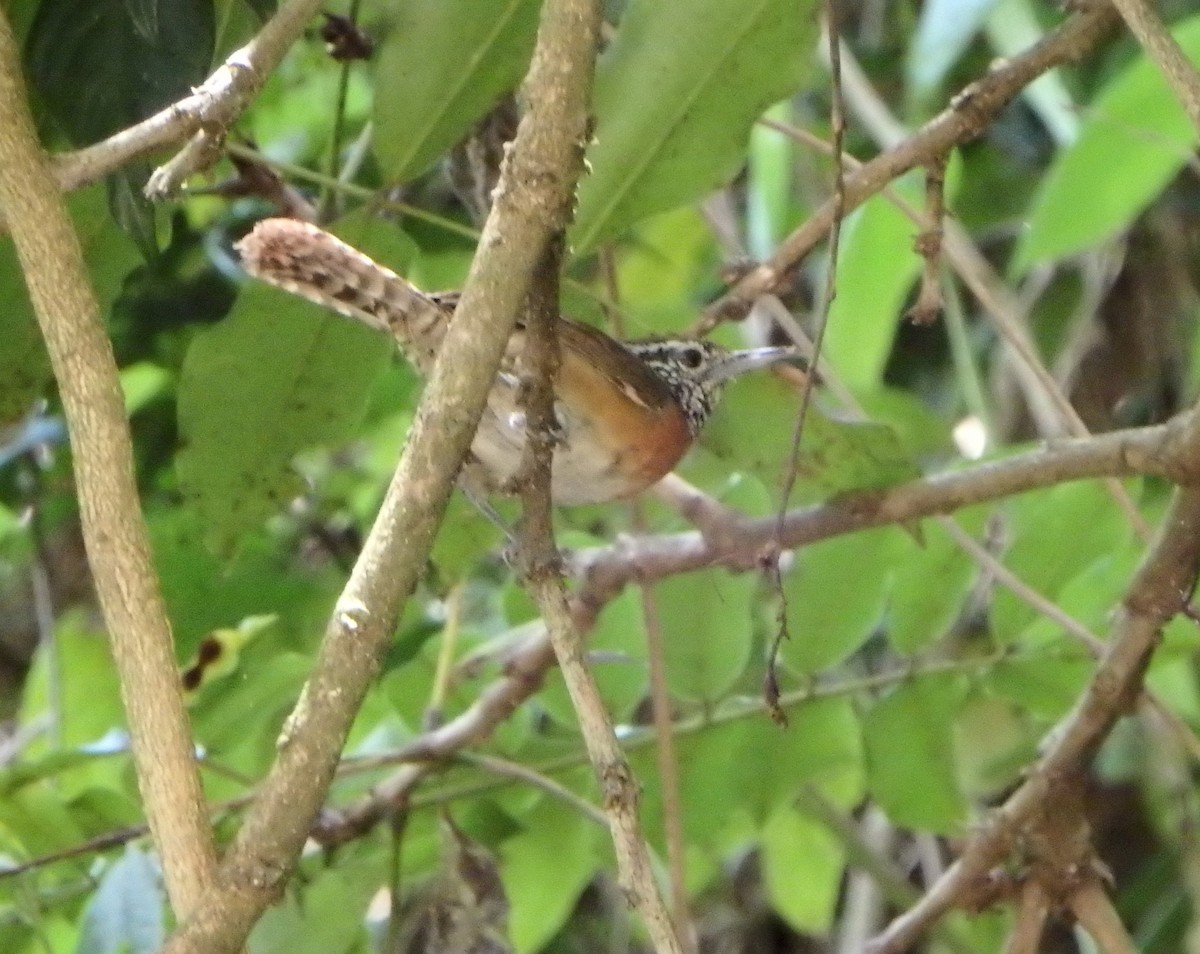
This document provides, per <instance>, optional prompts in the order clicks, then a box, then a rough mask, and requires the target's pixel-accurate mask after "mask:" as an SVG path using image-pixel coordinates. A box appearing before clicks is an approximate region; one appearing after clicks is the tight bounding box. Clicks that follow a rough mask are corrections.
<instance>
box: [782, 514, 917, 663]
mask: <svg viewBox="0 0 1200 954" xmlns="http://www.w3.org/2000/svg"><path fill="white" fill-rule="evenodd" d="M900 537H901V533H900V531H898V530H895V529H894V528H891V527H884V528H881V529H878V530H868V531H866V532H864V533H856V534H852V535H850V536H845V537H838V538H835V539H833V540H826V541H823V542H821V543H817V544H814V545H813V546H809V547H805V548H804V549H803V550H801V551H800V559H799V565H798V566H797V567H796V568H795V569H794V570H793V571H792V572H791V573H789V574H788V575H787V576H786V577H785V578H784V581H783V587H784V594H785V596H786V598H787V614H788V615H787V620H788V630H789V631H790V633H791V639H788V640H785V641H784V643H783V646H782V652H783V656H784V658H785V659H787V661H788V663H789V664H791V665H793V666H797V667H799V669H800V670H801V671H802V672H805V673H815V672H819V671H820V670H822V669H824V668H826V667H828V666H831V665H833V664H834V663H837V662H839V661H841V660H843V659H845V658H846V657H848V656H849V655H850V654H851V653H852V652H854V651H855V650H856V649H858V647H859V646H861V645H862V644H863V643H864V642H865V641H866V639H867V637H868V636H870V635H871V633H872V631H873V630H874V629H875V627H876V626H877V625H879V623H880V622H881V621H882V619H883V613H884V608H885V606H886V601H887V593H888V586H889V581H890V579H891V576H892V567H893V565H894V562H895V561H894V558H893V556H892V554H894V553H895V552H896V546H897V541H898V540H899V539H900Z"/></svg>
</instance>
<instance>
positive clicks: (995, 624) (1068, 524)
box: [991, 481, 1130, 642]
mask: <svg viewBox="0 0 1200 954" xmlns="http://www.w3.org/2000/svg"><path fill="white" fill-rule="evenodd" d="M1011 507H1012V510H1011V518H1010V521H1009V532H1010V534H1011V537H1012V540H1013V543H1012V546H1011V547H1010V548H1009V550H1008V552H1007V553H1006V554H1005V555H1004V565H1005V566H1007V567H1008V569H1010V570H1011V571H1012V572H1013V573H1015V574H1016V575H1017V576H1018V577H1020V578H1021V579H1022V580H1025V581H1026V582H1029V583H1030V584H1032V585H1034V586H1035V587H1036V589H1037V590H1038V592H1040V593H1041V594H1042V595H1043V596H1046V597H1049V598H1050V599H1052V600H1053V599H1056V598H1057V596H1058V593H1059V591H1060V590H1061V589H1062V588H1063V587H1064V586H1065V585H1066V584H1067V583H1068V582H1069V581H1071V580H1072V579H1074V577H1075V576H1077V575H1078V574H1079V573H1081V572H1082V571H1083V570H1084V569H1085V568H1087V567H1088V566H1090V565H1092V564H1093V563H1095V562H1096V560H1097V559H1099V558H1101V557H1103V556H1104V555H1106V554H1110V553H1112V552H1113V551H1114V550H1117V549H1120V548H1121V547H1122V546H1123V545H1124V544H1126V543H1127V542H1128V540H1129V535H1130V531H1129V526H1128V524H1127V522H1126V520H1125V518H1124V516H1123V515H1122V514H1121V511H1120V510H1119V509H1118V508H1117V506H1116V504H1115V503H1114V502H1113V499H1112V496H1111V495H1110V494H1109V492H1108V488H1107V487H1106V486H1105V485H1104V484H1103V483H1102V482H1100V481H1087V482H1083V483H1073V484H1064V485H1062V486H1059V487H1055V488H1053V489H1050V490H1044V491H1041V492H1039V493H1036V494H1026V495H1025V496H1023V497H1021V498H1019V499H1017V500H1015V501H1012V503H1011ZM1037 617H1038V613H1037V611H1036V610H1034V609H1033V608H1032V607H1031V606H1029V605H1028V604H1027V603H1025V602H1024V601H1022V600H1020V599H1018V598H1017V597H1016V596H1014V595H1013V594H1012V593H1011V592H1009V591H1008V590H1006V589H1001V590H999V591H998V592H997V593H996V596H995V599H994V601H993V603H992V611H991V623H992V634H993V636H994V637H995V638H996V639H997V640H999V641H1001V642H1009V641H1011V640H1013V639H1014V638H1015V637H1016V636H1017V635H1018V634H1020V632H1021V631H1022V630H1023V629H1024V628H1025V627H1026V626H1028V625H1029V624H1030V623H1031V622H1033V621H1034V620H1035V619H1036V618H1037Z"/></svg>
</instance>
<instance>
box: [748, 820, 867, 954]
mask: <svg viewBox="0 0 1200 954" xmlns="http://www.w3.org/2000/svg"><path fill="white" fill-rule="evenodd" d="M761 845H762V873H763V882H764V883H765V885H766V888H767V895H768V896H769V897H770V899H771V907H772V908H773V909H774V910H775V911H777V912H779V914H780V915H781V916H782V917H783V919H784V920H785V921H787V923H788V924H789V925H791V927H792V928H793V929H794V930H796V931H799V932H801V933H803V934H818V935H823V934H827V933H828V932H829V930H830V928H831V927H832V925H833V916H834V913H835V912H836V911H837V902H838V897H839V895H840V893H841V892H840V889H841V883H842V873H843V871H844V870H845V867H846V852H845V850H844V849H843V848H842V846H841V843H840V842H839V841H838V840H837V838H835V837H834V835H833V834H832V833H831V832H830V831H829V829H828V828H826V827H825V826H824V825H822V824H820V823H819V822H817V821H815V820H814V819H812V818H810V817H808V816H807V815H804V814H802V813H801V812H799V811H797V810H796V809H795V808H792V807H791V806H786V805H785V806H783V807H781V808H779V809H778V810H777V811H776V812H775V813H774V814H773V815H772V816H771V818H770V819H769V820H768V821H767V824H766V825H765V826H764V827H763V832H762V841H761Z"/></svg>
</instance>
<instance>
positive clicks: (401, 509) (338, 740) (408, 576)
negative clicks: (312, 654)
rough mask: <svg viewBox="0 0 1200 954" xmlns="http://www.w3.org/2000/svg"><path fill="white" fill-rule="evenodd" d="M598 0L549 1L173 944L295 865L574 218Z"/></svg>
mask: <svg viewBox="0 0 1200 954" xmlns="http://www.w3.org/2000/svg"><path fill="white" fill-rule="evenodd" d="M591 7H592V4H591V3H590V2H589V0H548V2H547V3H546V4H545V6H544V7H543V8H542V18H541V25H540V28H539V30H538V38H537V45H536V48H535V50H534V55H533V61H532V64H531V66H530V71H529V76H528V78H527V80H526V88H525V93H526V97H527V101H528V102H529V103H530V109H529V112H528V113H527V115H526V116H525V118H524V119H523V120H522V122H521V125H520V127H519V129H518V131H517V138H516V141H515V142H514V143H513V145H512V150H511V152H510V154H509V156H508V158H507V160H506V161H505V163H504V168H503V170H502V172H501V180H500V185H499V187H498V188H497V191H496V193H495V200H494V204H493V207H492V212H491V215H490V216H489V218H488V220H487V223H486V225H485V226H484V230H483V236H482V238H481V240H480V244H479V251H478V253H477V255H476V257H475V260H474V262H473V263H472V265H471V271H470V274H469V275H468V277H467V283H466V286H465V287H464V289H463V293H462V297H461V300H460V302H459V305H458V309H457V311H456V313H455V317H454V319H453V321H452V322H451V324H450V328H449V330H448V332H447V335H446V339H445V341H444V343H443V345H442V349H441V353H440V355H439V358H438V361H437V363H436V365H435V367H434V369H433V372H432V373H431V375H430V378H429V384H428V386H427V387H426V389H425V393H424V395H423V397H422V400H421V406H420V408H419V410H418V412H417V416H416V420H415V422H414V424H413V428H412V430H411V432H410V434H409V439H408V445H407V447H406V449H405V452H404V455H403V457H402V458H401V460H400V464H399V467H398V468H397V470H396V474H395V476H394V477H393V480H392V483H391V486H390V487H389V488H388V491H387V494H386V496H385V498H384V502H383V505H382V508H381V510H380V513H379V516H378V518H377V519H376V521H375V524H374V526H373V527H372V528H371V532H370V534H369V535H368V537H367V540H366V542H365V544H364V546H363V550H362V553H361V555H360V556H359V559H358V562H357V563H356V565H355V567H354V571H353V572H352V574H351V577H350V580H349V581H348V582H347V584H346V588H345V590H344V591H343V593H342V595H341V597H340V598H339V599H338V602H337V605H336V607H335V610H334V614H333V617H332V618H331V620H330V621H329V625H328V628H327V630H326V633H325V638H324V640H323V642H322V645H321V649H320V651H319V653H318V656H317V662H316V666H315V669H314V671H313V674H312V676H311V678H310V679H309V682H308V684H307V685H306V687H305V690H304V693H303V695H302V697H301V699H300V701H299V703H298V704H297V706H296V709H295V710H294V711H293V713H292V715H291V716H290V718H289V719H288V722H287V724H286V726H285V728H284V733H283V737H282V738H281V740H280V752H279V756H278V758H277V760H276V763H275V765H274V766H273V767H272V769H271V772H270V773H269V774H268V776H267V778H266V780H265V781H264V783H263V785H262V789H261V794H260V796H259V798H258V800H257V801H256V803H255V805H254V807H253V809H252V810H251V812H250V813H249V815H248V816H247V818H246V820H245V823H244V824H243V826H242V828H241V830H240V831H239V833H238V835H237V838H236V839H235V840H234V843H233V845H232V846H231V847H230V849H229V852H228V854H227V855H226V858H225V860H224V862H223V863H222V865H221V869H220V878H219V880H218V883H217V885H216V887H215V888H214V889H212V890H211V891H209V892H207V893H206V894H205V896H204V898H203V899H202V902H201V905H200V907H199V909H198V910H197V912H196V914H195V915H194V916H193V917H192V918H191V919H190V920H188V921H187V922H185V923H184V924H183V925H182V927H181V928H180V929H179V930H178V931H177V933H176V934H175V935H174V936H173V937H172V938H171V940H170V941H168V943H167V946H166V948H165V950H166V951H168V952H170V954H185V952H186V954H201V952H203V954H222V952H232V951H235V950H237V949H238V947H239V946H240V945H241V944H242V942H243V941H244V939H245V937H246V935H247V933H248V932H249V930H250V928H251V927H252V926H253V924H254V923H255V921H256V920H257V919H258V917H259V916H260V914H261V913H262V911H263V910H264V909H265V908H266V906H267V905H268V904H270V903H271V902H272V901H274V900H275V899H276V898H278V897H279V895H280V893H281V892H282V890H283V886H284V884H285V883H286V881H287V877H288V875H289V873H290V872H291V870H292V868H293V867H294V866H295V864H296V859H297V858H298V856H299V853H300V850H301V848H302V847H303V845H304V842H305V839H306V838H307V837H308V833H309V830H310V828H311V826H312V823H313V820H314V818H315V817H316V814H317V812H318V810H319V809H320V806H321V804H322V802H323V801H324V798H325V794H326V792H327V790H328V787H329V782H330V780H331V779H332V777H333V773H334V770H335V768H336V765H337V760H338V756H339V754H340V752H341V749H342V746H343V744H344V742H345V738H346V734H347V732H348V731H349V729H350V725H351V722H352V721H353V719H354V715H355V713H356V712H357V710H358V707H359V705H360V704H361V702H362V699H363V697H364V695H365V694H366V692H367V689H368V687H369V686H370V684H371V681H372V680H373V679H374V677H375V674H376V673H377V672H378V668H379V659H380V657H381V655H382V653H383V652H384V650H385V649H386V646H387V644H388V640H389V639H390V638H391V635H392V632H393V629H394V627H395V623H396V619H397V616H398V615H399V611H400V609H401V605H402V603H403V601H404V600H405V599H406V598H407V597H408V596H409V594H410V593H411V592H412V590H413V588H414V587H415V586H416V583H417V580H418V578H419V577H420V575H421V573H422V572H423V571H424V567H425V563H426V559H427V557H428V553H429V549H430V547H431V545H432V543H433V538H434V535H435V533H436V531H437V528H438V526H439V524H440V522H441V518H442V515H443V513H444V511H445V507H446V503H447V500H448V498H449V495H450V492H451V489H452V486H453V481H454V477H455V475H456V474H457V472H458V470H459V467H460V464H461V462H462V459H463V456H464V455H465V454H466V452H467V448H468V447H469V445H470V442H471V439H472V437H473V436H474V433H475V429H476V426H477V424H478V421H479V417H480V414H481V413H482V411H483V408H484V404H485V401H486V399H487V395H488V392H489V390H490V388H491V385H492V382H493V380H494V378H495V372H496V368H497V367H498V365H499V362H500V358H501V355H502V354H503V352H504V349H505V347H506V345H507V343H508V340H509V337H510V336H511V334H512V330H513V327H514V325H515V322H516V319H517V315H518V312H519V311H520V309H521V307H522V304H523V303H524V301H525V298H526V294H527V290H528V288H529V284H530V280H531V277H532V274H533V270H534V268H535V267H536V265H537V263H538V262H539V261H540V260H541V258H542V254H543V250H544V249H545V247H546V243H547V242H548V241H549V239H550V237H551V236H552V235H553V234H555V233H557V232H558V231H560V230H561V229H562V228H563V225H564V223H565V221H566V215H567V213H568V211H569V209H570V204H571V200H572V197H573V196H574V191H575V181H576V178H577V177H578V175H579V173H580V171H581V167H582V162H581V147H582V145H583V143H584V142H585V141H586V121H585V119H586V113H585V109H584V106H583V103H584V101H585V96H586V91H587V90H588V89H589V88H590V77H591V71H592V65H593V59H594V55H595V43H594V35H595V32H596V31H595V30H589V29H587V24H588V23H589V22H591V16H592V10H591Z"/></svg>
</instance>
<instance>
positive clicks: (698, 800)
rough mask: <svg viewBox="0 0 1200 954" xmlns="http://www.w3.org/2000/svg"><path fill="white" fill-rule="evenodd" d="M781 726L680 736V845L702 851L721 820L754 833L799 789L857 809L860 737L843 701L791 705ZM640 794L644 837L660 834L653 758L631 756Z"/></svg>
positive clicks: (764, 723) (751, 723) (762, 722)
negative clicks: (744, 820)
mask: <svg viewBox="0 0 1200 954" xmlns="http://www.w3.org/2000/svg"><path fill="white" fill-rule="evenodd" d="M788 716H789V723H788V725H787V726H785V727H782V728H781V727H780V726H777V725H776V724H775V723H774V722H772V721H771V720H770V719H768V718H767V717H766V716H765V715H759V716H754V717H746V718H738V719H734V720H732V721H729V722H721V723H717V724H715V725H712V726H709V727H706V728H705V729H703V730H702V731H700V732H698V733H690V734H687V735H684V736H683V737H681V738H680V739H679V741H678V744H677V746H676V752H677V760H678V765H679V776H680V794H681V797H682V799H683V824H684V831H685V834H686V836H687V839H688V842H689V843H690V844H693V845H701V846H709V845H714V844H716V843H718V842H719V841H720V840H721V839H722V838H723V836H724V829H725V828H726V824H725V823H726V821H727V820H728V821H729V822H730V823H737V819H736V818H735V816H737V815H742V817H748V818H749V819H750V821H751V822H752V823H753V824H754V825H755V826H759V825H762V824H764V823H765V822H766V820H767V819H768V818H770V816H771V815H772V813H773V812H775V811H776V809H777V808H779V807H780V806H784V805H790V804H792V803H793V802H794V801H795V798H796V795H797V793H798V792H799V791H800V789H801V788H802V787H804V786H815V787H817V788H818V789H819V790H820V791H821V792H823V793H824V794H825V795H826V797H828V798H829V799H830V800H831V801H833V802H834V803H835V804H837V805H839V806H843V807H849V806H852V805H854V804H855V803H857V802H858V801H859V800H860V799H861V797H862V793H863V788H864V768H863V749H862V735H861V732H860V730H859V725H858V717H857V715H856V714H855V712H854V706H853V704H852V703H851V701H850V700H849V699H846V698H838V699H822V700H818V701H814V702H807V703H804V704H803V705H800V706H796V707H795V708H794V709H792V710H790V711H789V713H788ZM635 767H636V770H637V772H638V777H639V780H640V781H641V782H642V784H643V786H644V790H645V799H644V802H643V806H644V811H643V818H644V821H645V825H646V829H647V831H649V832H651V833H652V834H653V837H655V838H658V837H659V833H661V831H662V802H661V799H662V792H661V788H660V783H659V779H658V775H657V769H656V767H655V763H654V756H653V754H652V753H651V752H650V751H649V750H648V749H647V750H639V751H638V752H637V753H636V760H635Z"/></svg>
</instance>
